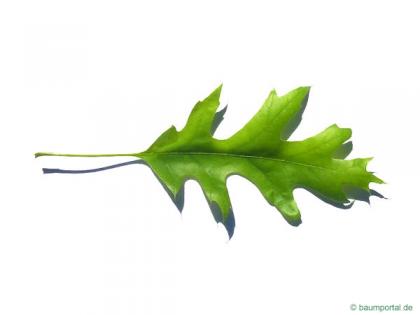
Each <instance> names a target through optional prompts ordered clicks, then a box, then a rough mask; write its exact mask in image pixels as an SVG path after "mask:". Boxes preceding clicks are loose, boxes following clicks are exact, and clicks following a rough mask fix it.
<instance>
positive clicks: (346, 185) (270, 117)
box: [36, 85, 383, 237]
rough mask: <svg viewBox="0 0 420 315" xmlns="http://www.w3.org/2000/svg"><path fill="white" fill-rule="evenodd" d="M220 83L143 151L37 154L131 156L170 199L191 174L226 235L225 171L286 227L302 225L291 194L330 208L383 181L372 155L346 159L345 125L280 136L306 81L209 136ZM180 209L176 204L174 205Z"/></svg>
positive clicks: (305, 92) (302, 100)
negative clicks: (249, 186) (247, 185)
mask: <svg viewBox="0 0 420 315" xmlns="http://www.w3.org/2000/svg"><path fill="white" fill-rule="evenodd" d="M221 89H222V86H221V85H220V86H219V87H218V88H217V89H215V90H214V91H213V92H212V93H211V94H210V95H209V96H208V97H207V98H206V99H204V100H202V101H200V102H198V103H197V104H196V105H195V106H194V108H193V110H192V112H191V114H190V116H189V118H188V121H187V123H186V125H185V127H184V128H183V129H182V130H180V131H177V130H176V128H175V127H174V126H172V127H170V128H169V129H168V130H166V131H165V132H164V133H163V134H162V135H161V136H160V137H159V138H158V139H157V140H156V141H155V142H154V143H153V144H152V145H151V146H150V147H149V148H148V149H147V150H146V151H144V152H141V153H133V154H102V155H96V154H55V153H43V152H40V153H36V156H45V155H55V156H87V157H96V156H135V157H137V158H138V159H141V160H142V161H144V162H145V163H146V164H147V165H149V166H150V168H151V169H152V170H153V172H154V174H155V175H156V176H157V177H158V179H159V180H160V182H161V183H162V184H163V185H164V187H165V188H166V190H167V192H168V193H169V194H170V196H171V197H172V200H174V201H176V200H177V198H178V197H179V196H180V194H183V191H184V190H183V188H184V184H185V182H186V181H187V180H189V179H192V180H196V181H197V182H198V183H199V184H200V185H201V187H202V189H203V192H204V195H205V197H206V199H207V201H208V203H209V206H210V209H211V210H212V213H213V216H214V218H215V220H216V221H217V222H221V223H222V224H223V225H224V226H225V227H226V229H227V231H228V234H229V236H230V237H231V236H232V235H233V231H234V226H235V220H234V216H233V212H232V205H231V201H230V198H229V193H228V190H227V187H226V180H227V178H228V177H229V176H230V175H240V176H242V177H244V178H246V179H248V180H249V181H250V182H252V183H253V184H254V185H255V186H256V187H258V189H259V190H260V192H261V194H262V195H263V196H264V198H265V199H266V200H267V201H268V203H270V204H271V205H273V206H274V207H276V208H277V209H278V211H279V212H280V213H281V214H282V215H283V217H284V218H285V219H286V220H287V222H289V223H290V224H292V225H298V224H300V223H301V215H300V211H299V209H298V207H297V205H296V202H295V200H294V198H293V191H294V189H296V188H304V189H306V190H308V191H310V192H311V193H313V194H315V195H316V196H318V197H319V198H320V199H322V200H324V201H326V202H328V203H331V204H333V205H335V206H337V207H350V206H351V205H352V201H351V200H365V201H369V197H370V196H371V195H376V196H380V197H382V196H381V195H380V194H379V193H377V192H375V191H373V190H371V189H370V188H369V184H370V183H371V182H373V183H378V184H381V183H383V181H382V180H381V179H379V178H378V177H376V176H375V175H374V174H373V173H372V172H369V171H367V170H366V166H367V164H368V162H369V161H370V160H371V158H357V159H352V160H345V157H346V156H347V155H348V154H349V153H350V151H351V149H352V146H351V142H346V141H347V140H349V138H350V137H351V129H348V128H340V127H338V126H337V125H332V126H330V127H328V128H326V129H325V130H324V131H322V132H320V133H319V134H317V135H315V136H312V137H309V138H307V139H305V140H301V141H287V139H288V138H289V136H290V135H291V134H292V132H293V131H294V130H295V129H296V127H297V126H298V125H299V123H300V121H301V118H302V113H303V111H304V109H305V106H306V103H307V101H308V96H309V90H310V88H309V87H300V88H297V89H295V90H293V91H291V92H289V93H287V94H286V95H283V96H277V94H276V91H275V90H272V91H271V92H270V94H269V96H268V97H267V99H266V100H265V102H264V104H263V106H262V107H261V109H260V110H259V111H258V112H257V113H256V114H255V115H254V117H253V118H252V119H251V120H250V121H249V122H248V123H247V124H246V125H245V126H244V127H243V128H242V129H240V130H239V131H238V132H236V133H235V134H234V135H232V136H231V137H230V138H228V139H223V140H220V139H215V138H214V137H213V134H214V132H215V130H216V128H217V126H218V125H219V123H220V122H221V120H222V119H223V114H224V112H225V110H226V108H225V109H223V110H222V111H220V112H217V108H218V107H219V98H220V93H221ZM181 209H182V206H181Z"/></svg>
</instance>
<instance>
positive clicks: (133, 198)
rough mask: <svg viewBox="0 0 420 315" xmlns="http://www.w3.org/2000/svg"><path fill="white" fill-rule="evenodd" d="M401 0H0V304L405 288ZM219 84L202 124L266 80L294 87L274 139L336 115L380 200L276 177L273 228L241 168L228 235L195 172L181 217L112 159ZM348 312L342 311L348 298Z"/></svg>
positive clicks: (411, 240)
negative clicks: (298, 90)
mask: <svg viewBox="0 0 420 315" xmlns="http://www.w3.org/2000/svg"><path fill="white" fill-rule="evenodd" d="M419 12H420V11H419V8H418V6H417V5H416V1H346V2H344V1H296V0H295V1H271V2H270V1H258V2H248V1H237V2H235V1H215V0H213V1H148V2H146V1H143V2H140V1H114V2H112V1H68V2H67V1H66V2H64V1H27V2H23V1H2V2H1V5H0V46H1V49H0V106H1V114H0V135H1V136H0V137H1V146H0V150H1V155H0V156H1V164H0V174H1V175H0V191H1V193H0V194H1V197H0V314H7V315H8V314H43V315H45V314H292V315H293V314H348V313H351V311H350V308H349V306H350V304H351V303H356V304H359V303H362V304H369V305H370V304H402V305H405V304H407V303H408V304H411V305H413V306H414V308H415V311H413V312H412V314H414V313H417V314H419V313H420V311H419V310H420V299H419V292H420V288H419V283H420V277H419V269H418V268H419V265H420V261H419V246H418V241H417V240H418V238H419V223H418V222H419V218H420V215H419V211H420V209H419V206H418V195H419V192H418V189H419V188H418V176H419V172H418V169H419V168H418V152H419V151H418V135H419V134H420V132H419V131H420V130H419V122H418V120H419V115H418V114H419V111H418V108H419V105H420V104H419V93H418V91H419V83H420V75H419V74H420V61H419V56H420V46H419V29H420V19H419ZM222 82H223V83H224V88H223V93H222V104H227V103H228V104H229V108H228V111H227V114H226V115H225V120H224V121H223V123H222V125H221V126H220V127H219V130H218V132H217V134H216V136H217V137H220V138H225V137H228V136H229V135H231V134H232V133H234V132H235V131H237V130H238V129H239V128H241V127H242V126H243V124H244V123H246V121H247V120H248V119H250V118H251V117H252V115H253V114H254V113H255V112H256V111H257V110H258V109H259V106H260V105H261V104H262V102H263V100H264V99H265V97H266V96H267V95H268V92H269V91H270V90H271V89H272V88H276V89H277V91H278V94H283V93H285V92H287V91H288V90H291V89H293V88H295V87H298V86H302V85H310V86H312V91H311V95H310V99H309V103H308V106H307V110H306V112H305V114H304V119H303V122H302V124H301V126H300V127H299V129H298V130H297V131H296V132H295V134H294V135H293V136H292V138H291V139H302V138H304V137H307V136H311V135H313V134H314V133H317V132H319V131H321V130H322V129H324V128H325V127H327V126H329V125H331V124H333V123H337V124H338V125H339V126H342V127H351V128H352V129H353V141H354V151H353V153H352V154H351V156H350V157H367V156H374V157H375V159H374V160H373V161H372V162H371V164H370V167H369V169H370V170H372V171H376V172H377V175H378V176H380V177H381V178H383V179H384V180H385V181H386V182H387V183H388V184H387V185H381V187H378V185H377V186H375V187H374V188H375V189H377V190H379V191H381V192H382V193H383V194H385V195H386V196H387V197H389V199H388V200H381V199H375V198H373V199H372V203H371V205H370V206H369V205H368V204H365V203H360V202H357V203H356V204H355V205H354V207H353V208H352V209H350V210H341V209H337V208H333V207H332V206H330V205H327V204H325V203H323V202H322V201H320V200H318V199H317V198H315V197H314V196H312V195H311V194H309V193H308V192H305V191H302V190H298V191H295V197H296V199H297V203H298V205H299V207H300V209H301V212H302V217H303V224H302V225H301V226H299V227H298V228H295V227H292V226H289V225H288V224H287V223H286V222H285V221H284V219H283V218H282V216H281V215H280V214H279V213H278V212H277V211H276V210H275V209H274V208H272V207H271V206H270V205H268V204H267V202H266V201H265V200H264V199H263V197H262V196H261V195H260V193H259V192H258V190H257V188H256V187H254V186H253V185H252V184H250V183H249V182H247V181H246V180H245V179H242V178H240V177H232V178H230V179H229V181H228V189H229V192H230V196H231V199H232V203H233V207H234V211H235V215H236V231H235V235H234V236H233V238H232V239H231V240H230V241H228V237H227V234H226V232H225V230H224V228H223V227H222V226H220V225H217V224H216V223H215V222H214V220H213V218H212V216H211V213H210V211H209V209H208V207H207V204H206V201H205V199H204V197H203V195H202V192H201V189H200V188H199V185H198V184H197V183H195V182H188V183H187V185H186V194H185V195H186V202H185V209H184V212H183V214H182V215H180V214H179V213H178V211H177V210H176V208H175V206H174V205H173V204H172V203H171V201H170V199H169V197H168V196H167V195H166V193H165V192H164V191H163V189H162V188H161V186H160V185H159V183H158V181H157V180H156V179H155V177H154V176H153V175H152V173H151V171H150V170H149V169H148V168H147V167H145V166H140V165H131V166H127V167H123V168H118V169H114V170H110V171H107V172H100V173H93V174H86V175H42V172H41V168H42V167H61V168H75V169H79V168H91V167H99V166H104V165H109V164H113V163H117V162H120V161H127V160H130V159H124V158H121V159H115V158H114V159H66V158H40V159H36V160H35V159H34V158H33V153H34V152H36V151H58V152H74V153H87V152H99V153H114V152H121V153H124V152H137V151H141V150H143V149H145V148H147V147H148V146H149V145H150V144H151V143H152V142H153V141H154V140H155V138H156V137H157V136H159V135H160V133H161V132H162V131H164V130H166V128H168V127H169V126H170V125H171V124H175V126H176V127H177V128H178V129H180V128H182V127H183V125H184V123H185V121H186V118H187V116H188V114H189V111H190V109H191V108H192V106H193V105H194V104H195V102H196V101H198V100H199V99H202V98H204V97H206V96H207V95H208V93H210V92H211V91H212V90H213V89H214V88H215V87H217V86H218V85H219V84H220V83H222ZM353 313H354V312H353Z"/></svg>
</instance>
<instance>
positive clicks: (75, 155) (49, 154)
mask: <svg viewBox="0 0 420 315" xmlns="http://www.w3.org/2000/svg"><path fill="white" fill-rule="evenodd" d="M40 156H64V157H115V156H135V157H139V154H138V153H121V154H120V153H118V154H66V153H51V152H37V153H35V157H36V158H37V157H40Z"/></svg>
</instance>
